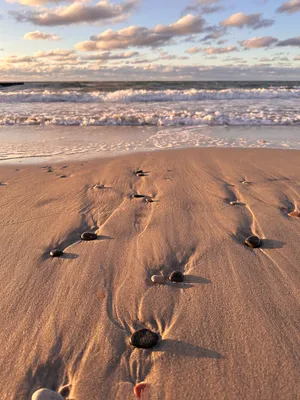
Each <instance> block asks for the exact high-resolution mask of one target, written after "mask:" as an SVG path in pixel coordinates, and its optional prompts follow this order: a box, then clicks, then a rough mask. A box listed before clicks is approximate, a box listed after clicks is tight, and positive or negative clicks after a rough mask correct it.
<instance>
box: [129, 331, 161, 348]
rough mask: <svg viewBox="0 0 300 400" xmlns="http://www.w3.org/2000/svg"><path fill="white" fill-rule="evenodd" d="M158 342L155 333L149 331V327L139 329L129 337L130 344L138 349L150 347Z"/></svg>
mask: <svg viewBox="0 0 300 400" xmlns="http://www.w3.org/2000/svg"><path fill="white" fill-rule="evenodd" d="M158 342H159V336H158V334H157V333H155V332H152V331H150V329H146V328H144V329H139V330H138V331H136V332H134V333H133V334H132V335H131V337H130V344H131V345H132V346H134V347H137V348H139V349H150V348H151V347H153V346H155V345H156V344H157V343H158Z"/></svg>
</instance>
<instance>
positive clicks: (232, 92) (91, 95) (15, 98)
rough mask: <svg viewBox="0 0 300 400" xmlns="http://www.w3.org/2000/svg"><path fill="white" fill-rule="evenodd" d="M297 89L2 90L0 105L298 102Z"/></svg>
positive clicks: (298, 91) (0, 92)
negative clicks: (238, 101)
mask: <svg viewBox="0 0 300 400" xmlns="http://www.w3.org/2000/svg"><path fill="white" fill-rule="evenodd" d="M299 98H300V88H299V87H293V88H285V87H277V88H255V89H243V88H234V89H224V90H204V89H202V90H198V89H188V90H170V89H169V90H146V89H142V90H135V89H128V90H117V91H114V92H101V91H96V90H95V91H91V92H83V91H81V90H75V89H73V90H62V89H59V90H55V89H49V90H37V89H34V90H30V89H26V90H11V91H9V90H3V91H0V103H15V102H17V103H32V102H33V103H55V102H79V103H94V102H97V103H99V102H100V103H135V102H168V101H176V102H178V101H199V100H216V101H217V100H237V99H299Z"/></svg>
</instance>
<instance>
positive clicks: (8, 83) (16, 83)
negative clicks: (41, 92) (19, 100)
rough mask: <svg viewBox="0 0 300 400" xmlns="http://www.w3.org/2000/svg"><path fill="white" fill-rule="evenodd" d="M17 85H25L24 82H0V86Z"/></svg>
mask: <svg viewBox="0 0 300 400" xmlns="http://www.w3.org/2000/svg"><path fill="white" fill-rule="evenodd" d="M16 85H24V82H0V86H3V87H7V86H16Z"/></svg>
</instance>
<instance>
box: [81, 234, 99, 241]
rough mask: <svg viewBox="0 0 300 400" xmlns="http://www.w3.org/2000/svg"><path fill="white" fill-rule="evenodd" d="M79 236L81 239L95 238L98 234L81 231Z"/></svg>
mask: <svg viewBox="0 0 300 400" xmlns="http://www.w3.org/2000/svg"><path fill="white" fill-rule="evenodd" d="M80 237H81V240H96V239H97V237H98V235H97V233H94V232H83V233H82V234H81V236H80Z"/></svg>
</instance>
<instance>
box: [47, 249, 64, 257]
mask: <svg viewBox="0 0 300 400" xmlns="http://www.w3.org/2000/svg"><path fill="white" fill-rule="evenodd" d="M63 254H64V252H63V251H62V250H60V249H54V250H51V251H50V256H51V257H60V256H62V255H63Z"/></svg>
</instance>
